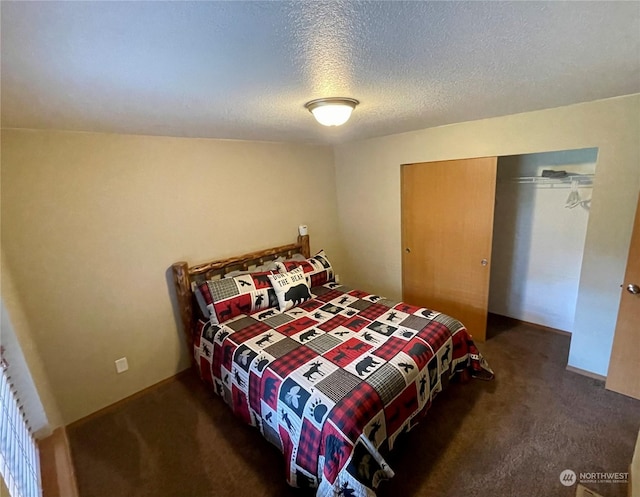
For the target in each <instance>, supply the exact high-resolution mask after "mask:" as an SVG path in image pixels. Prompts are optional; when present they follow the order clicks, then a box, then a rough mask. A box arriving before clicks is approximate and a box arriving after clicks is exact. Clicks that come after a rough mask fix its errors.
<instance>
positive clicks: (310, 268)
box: [276, 250, 335, 288]
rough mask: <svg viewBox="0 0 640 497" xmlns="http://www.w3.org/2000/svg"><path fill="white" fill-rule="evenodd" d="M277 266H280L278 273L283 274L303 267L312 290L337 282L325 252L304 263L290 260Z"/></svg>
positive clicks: (303, 261)
mask: <svg viewBox="0 0 640 497" xmlns="http://www.w3.org/2000/svg"><path fill="white" fill-rule="evenodd" d="M276 265H277V266H278V271H280V272H281V273H283V272H287V271H291V270H292V269H295V268H297V267H301V268H302V270H303V271H304V275H305V278H306V279H307V284H308V285H309V287H310V288H313V287H316V286H321V285H324V284H326V283H329V282H331V281H334V280H335V274H334V272H333V267H332V266H331V263H330V262H329V259H327V256H326V255H325V253H324V250H321V251H320V252H318V253H317V254H316V255H314V256H313V257H310V258H309V259H304V260H302V261H296V260H288V261H283V262H278V263H277V264H276Z"/></svg>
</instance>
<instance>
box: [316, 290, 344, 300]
mask: <svg viewBox="0 0 640 497" xmlns="http://www.w3.org/2000/svg"><path fill="white" fill-rule="evenodd" d="M340 295H344V292H340V291H338V290H331V291H330V292H327V293H325V294H322V295H319V296H317V297H316V300H321V301H322V302H329V301H331V300H333V299H335V298H338V297H340Z"/></svg>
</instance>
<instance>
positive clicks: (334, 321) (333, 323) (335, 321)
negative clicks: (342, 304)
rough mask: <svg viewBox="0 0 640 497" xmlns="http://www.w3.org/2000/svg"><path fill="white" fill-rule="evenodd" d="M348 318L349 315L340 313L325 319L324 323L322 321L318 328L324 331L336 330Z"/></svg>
mask: <svg viewBox="0 0 640 497" xmlns="http://www.w3.org/2000/svg"><path fill="white" fill-rule="evenodd" d="M347 319H349V318H348V317H347V316H342V315H340V314H338V315H337V316H334V317H332V318H331V319H329V320H328V321H325V322H324V323H322V324H321V325H320V326H318V328H320V329H321V330H322V331H331V330H335V329H336V328H337V327H338V326H340V325H341V324H342V323H344V322H345V321H346V320H347Z"/></svg>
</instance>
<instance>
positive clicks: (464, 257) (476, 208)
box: [401, 157, 498, 341]
mask: <svg viewBox="0 0 640 497" xmlns="http://www.w3.org/2000/svg"><path fill="white" fill-rule="evenodd" d="M497 163H498V160H497V157H485V158H481V159H463V160H451V161H443V162H425V163H420V164H407V165H403V166H402V173H401V175H402V250H403V253H402V255H403V256H402V299H403V300H404V301H405V302H407V303H410V304H414V305H419V306H423V307H427V308H430V309H434V310H438V311H442V312H444V313H445V314H449V315H451V316H453V317H455V318H456V319H459V320H460V321H462V323H463V324H464V325H465V326H466V327H467V329H468V330H469V332H470V333H471V334H472V335H473V337H474V339H476V340H478V341H484V340H485V336H486V328H487V304H488V300H489V275H490V267H489V264H490V257H491V242H492V234H493V210H494V203H495V189H496V172H497Z"/></svg>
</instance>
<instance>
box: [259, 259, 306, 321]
mask: <svg viewBox="0 0 640 497" xmlns="http://www.w3.org/2000/svg"><path fill="white" fill-rule="evenodd" d="M268 278H269V279H270V280H271V284H272V285H273V289H274V291H275V292H276V297H277V298H278V307H279V308H280V312H284V311H286V310H288V309H291V308H292V307H295V306H296V305H299V304H302V302H304V301H306V300H309V299H311V298H313V297H314V295H312V294H311V291H310V290H309V284H308V283H307V280H306V278H305V276H304V271H303V270H302V268H301V267H297V268H295V269H294V270H293V271H291V272H288V273H279V274H278V273H276V274H270V275H269V276H268Z"/></svg>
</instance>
